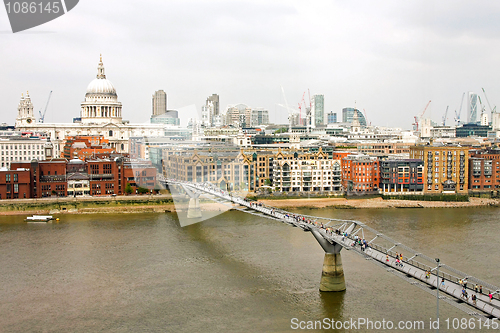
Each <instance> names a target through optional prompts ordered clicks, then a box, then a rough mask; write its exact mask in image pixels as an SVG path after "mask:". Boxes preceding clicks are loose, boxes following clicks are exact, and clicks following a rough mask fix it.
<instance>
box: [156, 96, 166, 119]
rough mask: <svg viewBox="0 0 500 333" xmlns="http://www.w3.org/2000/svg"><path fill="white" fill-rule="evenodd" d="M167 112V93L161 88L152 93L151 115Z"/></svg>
mask: <svg viewBox="0 0 500 333" xmlns="http://www.w3.org/2000/svg"><path fill="white" fill-rule="evenodd" d="M165 113H167V94H166V93H165V92H164V91H163V90H158V91H155V93H154V95H153V116H159V115H162V114H165Z"/></svg>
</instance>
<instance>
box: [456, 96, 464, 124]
mask: <svg viewBox="0 0 500 333" xmlns="http://www.w3.org/2000/svg"><path fill="white" fill-rule="evenodd" d="M464 97H465V92H464V93H463V94H462V101H461V102H460V110H458V113H457V110H455V122H456V125H459V124H460V114H461V113H462V105H463V104H464Z"/></svg>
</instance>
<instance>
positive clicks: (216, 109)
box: [205, 94, 219, 116]
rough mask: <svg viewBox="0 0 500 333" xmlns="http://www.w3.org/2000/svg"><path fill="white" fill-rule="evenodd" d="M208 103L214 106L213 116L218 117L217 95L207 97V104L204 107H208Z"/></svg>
mask: <svg viewBox="0 0 500 333" xmlns="http://www.w3.org/2000/svg"><path fill="white" fill-rule="evenodd" d="M209 102H212V103H213V104H214V113H213V115H214V116H217V115H219V95H217V94H212V96H208V98H207V102H206V103H205V105H208V103H209Z"/></svg>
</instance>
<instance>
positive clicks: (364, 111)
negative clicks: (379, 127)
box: [355, 108, 372, 126]
mask: <svg viewBox="0 0 500 333" xmlns="http://www.w3.org/2000/svg"><path fill="white" fill-rule="evenodd" d="M355 109H356V108H355ZM363 113H364V114H365V121H366V123H367V124H368V117H367V116H366V110H365V109H363ZM371 125H372V123H371V122H370V124H369V126H371Z"/></svg>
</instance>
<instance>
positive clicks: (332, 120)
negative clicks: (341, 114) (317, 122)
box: [327, 111, 337, 124]
mask: <svg viewBox="0 0 500 333" xmlns="http://www.w3.org/2000/svg"><path fill="white" fill-rule="evenodd" d="M327 121H328V124H335V123H336V122H337V114H336V113H334V112H333V111H330V112H329V113H328V114H327Z"/></svg>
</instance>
